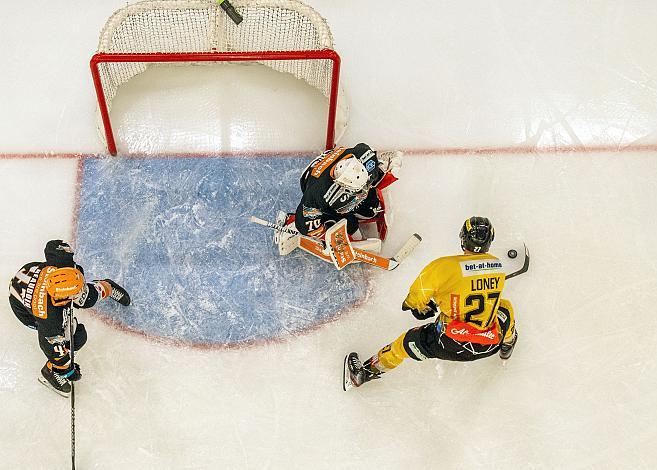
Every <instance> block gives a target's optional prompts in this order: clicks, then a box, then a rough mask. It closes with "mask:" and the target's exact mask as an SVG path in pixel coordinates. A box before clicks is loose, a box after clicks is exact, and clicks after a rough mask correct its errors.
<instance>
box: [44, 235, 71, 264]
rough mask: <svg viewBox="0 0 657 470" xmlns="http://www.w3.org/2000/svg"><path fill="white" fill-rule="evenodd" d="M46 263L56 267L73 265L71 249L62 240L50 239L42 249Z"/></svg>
mask: <svg viewBox="0 0 657 470" xmlns="http://www.w3.org/2000/svg"><path fill="white" fill-rule="evenodd" d="M43 253H44V254H45V255H46V263H48V264H49V265H51V266H56V267H58V268H68V267H74V266H75V262H74V261H73V249H72V248H71V246H70V245H69V244H68V243H66V242H65V241H63V240H50V241H49V242H48V243H46V247H45V248H44V250H43Z"/></svg>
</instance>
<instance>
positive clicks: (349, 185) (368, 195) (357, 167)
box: [294, 143, 402, 240]
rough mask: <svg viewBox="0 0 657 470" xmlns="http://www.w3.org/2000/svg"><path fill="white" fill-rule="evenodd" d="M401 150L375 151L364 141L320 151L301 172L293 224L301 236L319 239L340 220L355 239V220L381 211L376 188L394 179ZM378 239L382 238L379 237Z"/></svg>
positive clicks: (356, 232) (375, 214)
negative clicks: (299, 200)
mask: <svg viewBox="0 0 657 470" xmlns="http://www.w3.org/2000/svg"><path fill="white" fill-rule="evenodd" d="M401 157H402V155H401V152H383V153H381V152H376V151H375V150H372V149H371V148H370V147H369V146H368V145H367V144H363V143H360V144H358V145H356V146H355V147H352V148H345V147H338V148H335V149H332V150H329V151H326V152H324V153H323V154H322V155H320V156H319V157H317V158H315V159H314V160H313V161H312V162H311V163H310V164H309V165H308V167H306V169H305V171H304V172H303V174H302V175H301V180H300V185H301V191H302V192H303V196H302V198H301V202H300V203H299V206H298V207H297V210H296V213H295V220H294V223H295V227H296V229H297V230H298V231H299V232H300V233H301V234H303V235H308V236H311V237H316V238H322V237H323V236H324V234H325V233H326V230H327V229H328V228H329V227H330V226H331V225H333V224H335V223H336V222H338V221H340V220H341V219H346V220H347V232H348V233H349V235H350V236H351V237H352V238H353V239H355V240H358V239H359V238H362V237H361V236H360V233H359V223H360V222H362V221H366V220H371V219H373V218H375V217H376V216H377V215H378V214H379V213H380V212H382V210H383V206H382V201H381V194H380V190H381V189H383V188H385V187H386V186H388V185H390V184H391V183H393V182H394V181H396V180H397V175H396V173H397V172H398V170H399V168H400V167H401ZM381 238H382V237H381Z"/></svg>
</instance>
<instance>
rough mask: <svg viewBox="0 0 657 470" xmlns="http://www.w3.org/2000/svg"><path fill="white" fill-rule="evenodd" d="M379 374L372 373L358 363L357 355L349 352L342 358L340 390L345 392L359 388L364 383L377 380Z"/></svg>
mask: <svg viewBox="0 0 657 470" xmlns="http://www.w3.org/2000/svg"><path fill="white" fill-rule="evenodd" d="M380 377H381V374H377V373H375V372H372V371H371V370H369V369H368V368H366V367H363V364H362V363H361V362H360V358H359V357H358V353H355V352H351V353H349V354H347V355H346V356H345V358H344V368H343V370H342V390H344V391H345V392H346V391H347V390H349V389H350V388H353V387H360V386H361V385H363V384H364V383H366V382H369V381H370V380H373V379H378V378H380Z"/></svg>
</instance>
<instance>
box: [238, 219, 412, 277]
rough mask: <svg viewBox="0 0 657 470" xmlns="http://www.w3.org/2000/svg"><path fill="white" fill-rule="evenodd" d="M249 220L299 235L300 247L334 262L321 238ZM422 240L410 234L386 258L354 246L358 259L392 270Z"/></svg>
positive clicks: (251, 220)
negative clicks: (399, 246) (393, 252)
mask: <svg viewBox="0 0 657 470" xmlns="http://www.w3.org/2000/svg"><path fill="white" fill-rule="evenodd" d="M249 221H250V222H253V223H255V224H258V225H262V226H263V227H268V228H270V229H272V230H278V231H279V232H283V233H289V234H291V235H299V237H300V244H299V247H300V248H302V249H303V250H305V251H307V252H309V253H311V254H313V255H315V256H317V257H318V258H321V259H323V260H324V261H328V262H330V263H332V262H333V260H332V259H331V257H330V256H329V255H328V254H326V253H324V248H325V245H324V242H322V241H321V240H317V239H316V238H311V237H306V236H304V235H301V234H300V233H299V232H297V231H296V230H290V229H288V228H285V227H282V226H280V225H276V224H273V223H271V222H268V221H266V220H263V219H260V218H258V217H255V216H253V215H252V216H251V217H249ZM421 241H422V237H420V235H418V234H417V233H414V234H413V235H411V236H410V238H409V239H408V240H406V243H404V245H403V246H402V247H401V248H400V249H399V251H397V253H395V255H394V256H393V257H392V258H385V257H383V256H379V255H377V254H375V253H370V252H369V251H365V250H360V249H358V248H354V252H355V255H356V261H360V262H363V263H367V264H371V265H373V266H376V267H378V268H382V269H385V270H387V271H392V270H393V269H395V268H396V267H397V266H399V265H400V264H401V262H402V261H404V260H405V259H406V258H408V256H409V255H410V254H411V253H412V252H413V250H414V249H415V247H417V246H418V245H419V244H420V242H421Z"/></svg>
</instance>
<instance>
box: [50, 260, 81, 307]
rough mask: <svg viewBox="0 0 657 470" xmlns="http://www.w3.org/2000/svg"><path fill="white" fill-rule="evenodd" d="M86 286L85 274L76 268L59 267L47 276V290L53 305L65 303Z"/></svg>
mask: <svg viewBox="0 0 657 470" xmlns="http://www.w3.org/2000/svg"><path fill="white" fill-rule="evenodd" d="M83 287H84V275H83V274H82V273H81V272H80V270H79V269H76V268H59V269H56V270H54V271H53V272H52V273H50V274H49V275H48V277H47V278H46V291H47V292H48V295H50V297H51V299H52V302H53V305H63V304H64V303H66V302H67V301H68V300H71V299H73V298H74V297H75V296H76V295H78V294H79V293H80V291H81V290H82V288H83Z"/></svg>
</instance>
